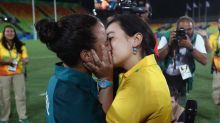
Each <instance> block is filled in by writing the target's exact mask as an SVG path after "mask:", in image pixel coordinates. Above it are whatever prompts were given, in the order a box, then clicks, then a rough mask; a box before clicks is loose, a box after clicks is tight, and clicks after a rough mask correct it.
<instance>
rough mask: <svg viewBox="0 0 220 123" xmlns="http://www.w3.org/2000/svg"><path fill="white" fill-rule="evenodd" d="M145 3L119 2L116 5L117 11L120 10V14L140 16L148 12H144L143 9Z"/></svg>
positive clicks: (141, 1) (132, 0)
mask: <svg viewBox="0 0 220 123" xmlns="http://www.w3.org/2000/svg"><path fill="white" fill-rule="evenodd" d="M146 3H147V1H146V0H120V2H119V4H118V9H120V10H121V11H122V12H131V13H140V14H141V13H145V12H149V11H148V10H146V7H145V6H146ZM150 11H151V10H150ZM150 13H151V12H150Z"/></svg>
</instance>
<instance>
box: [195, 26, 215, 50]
mask: <svg viewBox="0 0 220 123" xmlns="http://www.w3.org/2000/svg"><path fill="white" fill-rule="evenodd" d="M196 32H197V33H198V34H200V35H201V36H202V38H203V39H204V41H205V49H206V52H207V53H211V52H212V48H211V46H210V43H209V38H208V34H207V32H206V30H202V29H199V30H197V31H196Z"/></svg>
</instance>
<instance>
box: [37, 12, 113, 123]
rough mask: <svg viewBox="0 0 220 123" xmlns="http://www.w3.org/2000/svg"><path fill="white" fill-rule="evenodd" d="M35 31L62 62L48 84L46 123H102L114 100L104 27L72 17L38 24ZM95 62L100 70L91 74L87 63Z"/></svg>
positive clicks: (84, 17)
mask: <svg viewBox="0 0 220 123" xmlns="http://www.w3.org/2000/svg"><path fill="white" fill-rule="evenodd" d="M36 30H37V32H38V36H39V38H40V40H41V42H42V43H45V44H46V45H47V47H48V49H50V50H51V51H53V52H55V53H56V55H57V57H58V58H60V59H61V62H60V63H57V64H56V65H55V73H54V75H53V76H52V77H51V79H50V80H49V83H48V89H47V94H46V115H47V123H105V113H106V112H107V111H108V108H109V106H110V105H111V103H112V100H113V93H112V90H113V89H112V85H113V83H112V81H113V63H112V57H111V52H110V50H111V47H110V44H109V42H108V41H107V36H106V32H105V27H104V25H103V24H102V23H101V21H100V20H99V19H97V18H96V17H94V16H91V15H87V14H72V15H68V16H64V17H62V18H61V19H60V20H59V21H58V22H55V21H53V20H48V19H43V20H40V21H39V22H37V24H36ZM95 52H97V54H98V56H97V54H96V53H95ZM97 57H100V59H96V58H97ZM96 60H98V61H100V62H99V66H96V67H95V68H94V70H93V71H91V70H90V69H88V68H87V66H86V63H88V62H89V63H92V62H94V61H96ZM89 63H88V64H89ZM89 65H90V64H89ZM92 73H93V74H95V75H96V77H97V78H98V82H96V81H95V80H94V79H93V78H92ZM97 84H98V86H99V88H100V90H99V91H98V90H97Z"/></svg>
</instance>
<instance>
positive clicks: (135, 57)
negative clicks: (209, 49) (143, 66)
mask: <svg viewBox="0 0 220 123" xmlns="http://www.w3.org/2000/svg"><path fill="white" fill-rule="evenodd" d="M141 59H142V57H141V55H140V54H139V53H137V54H136V55H133V56H131V57H129V59H127V60H126V61H125V63H124V66H123V68H124V69H125V70H129V69H131V68H132V67H133V66H135V65H136V64H137V63H138V62H139V61H140V60H141Z"/></svg>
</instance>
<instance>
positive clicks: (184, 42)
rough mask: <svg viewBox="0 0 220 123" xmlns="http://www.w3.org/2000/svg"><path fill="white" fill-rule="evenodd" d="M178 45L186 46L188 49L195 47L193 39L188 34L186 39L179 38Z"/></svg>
mask: <svg viewBox="0 0 220 123" xmlns="http://www.w3.org/2000/svg"><path fill="white" fill-rule="evenodd" d="M178 45H179V46H180V47H185V48H187V49H192V48H193V45H192V43H191V39H190V38H189V36H188V35H186V39H181V40H179V42H178Z"/></svg>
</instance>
